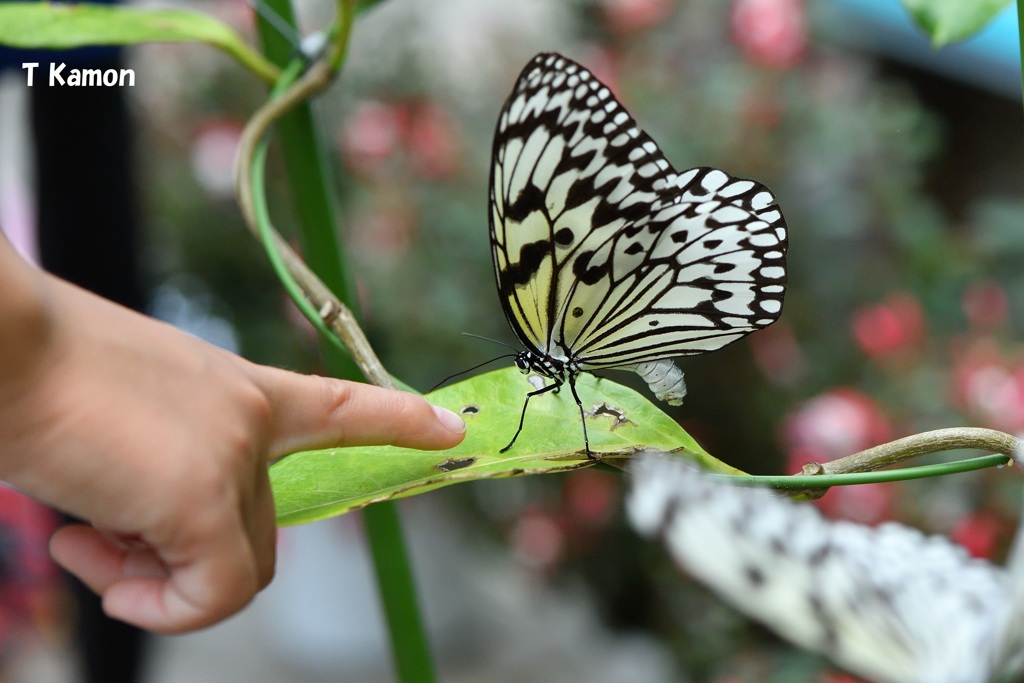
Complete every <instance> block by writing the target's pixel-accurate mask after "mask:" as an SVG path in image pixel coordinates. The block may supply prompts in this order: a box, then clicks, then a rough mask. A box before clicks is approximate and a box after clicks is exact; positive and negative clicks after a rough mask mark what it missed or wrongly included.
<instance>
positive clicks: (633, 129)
mask: <svg viewBox="0 0 1024 683" xmlns="http://www.w3.org/2000/svg"><path fill="white" fill-rule="evenodd" d="M490 228H491V251H492V255H493V258H494V272H495V276H496V278H497V283H498V294H499V296H500V298H501V304H502V307H503V308H504V311H505V316H506V318H508V321H509V324H510V325H511V326H512V330H513V332H514V333H515V335H516V337H518V339H519V341H520V342H521V343H522V344H523V346H524V347H525V349H526V350H525V351H523V352H522V353H520V354H518V356H517V357H516V360H515V362H516V365H517V366H518V367H519V368H520V369H521V370H522V371H523V372H524V373H526V374H532V375H539V376H541V377H543V378H546V379H548V380H551V383H550V384H547V385H546V386H542V387H540V388H537V389H536V390H535V391H531V392H529V393H528V394H527V398H526V402H525V403H524V405H523V412H522V414H521V415H520V420H519V429H518V430H517V431H516V433H515V436H513V437H512V441H511V442H510V443H509V444H508V446H506V447H505V448H504V449H502V452H505V451H507V450H508V449H509V448H511V447H512V445H513V444H514V443H515V441H516V439H517V438H518V436H519V434H520V432H521V431H522V429H523V422H524V420H525V417H526V409H527V406H528V405H529V401H530V398H531V397H533V396H537V395H538V394H542V393H545V392H547V391H552V390H555V389H558V388H559V387H561V386H562V385H563V384H568V385H569V388H570V390H571V391H572V395H573V398H574V399H575V400H576V403H577V405H579V407H580V416H581V418H582V417H583V406H582V404H581V402H580V399H579V396H578V395H577V394H576V386H575V379H576V377H577V376H578V375H579V373H580V372H583V371H589V370H596V369H601V368H618V369H623V370H632V371H634V372H636V373H637V374H639V375H640V376H641V377H642V378H643V379H644V380H645V381H647V383H648V384H649V385H650V387H651V389H652V390H653V391H654V393H655V395H656V396H657V397H658V398H659V399H661V400H663V401H666V402H668V403H670V404H672V405H678V404H680V403H681V402H682V400H683V396H684V395H685V393H686V386H685V384H684V382H683V373H682V372H681V371H680V370H679V369H678V368H677V367H676V366H675V365H674V364H673V363H672V361H671V360H670V359H671V358H674V357H676V356H688V355H694V354H698V353H704V352H707V351H714V350H715V349H719V348H721V347H723V346H725V345H726V344H729V343H731V342H734V341H736V340H737V339H740V338H741V337H743V336H744V335H746V334H749V333H750V332H752V331H754V330H756V329H759V328H762V327H765V326H767V325H770V324H771V323H772V322H774V321H775V320H776V319H777V318H778V317H779V315H780V313H781V312H782V301H783V296H784V294H785V285H786V265H785V256H786V248H787V235H786V226H785V223H784V221H783V217H782V213H781V211H780V210H779V207H778V205H777V204H776V203H775V197H774V195H773V194H772V193H771V192H770V191H769V190H768V189H767V188H766V187H764V186H763V185H761V184H760V183H757V182H755V181H752V180H742V179H738V178H733V177H731V176H729V175H728V174H726V173H724V172H723V171H719V170H716V169H712V168H694V169H690V170H688V171H683V172H677V171H675V170H674V169H673V168H672V166H671V165H670V164H669V163H668V161H667V160H666V159H665V157H664V155H662V153H661V151H660V150H659V149H658V146H657V145H656V144H655V143H654V141H653V140H652V139H651V138H650V137H649V136H648V135H647V134H646V133H644V132H643V131H641V130H640V129H639V128H638V127H637V125H636V122H635V121H634V120H633V118H632V117H631V116H630V115H629V114H628V113H626V110H625V109H624V108H623V107H622V105H621V104H620V103H619V102H618V101H617V100H616V99H615V97H614V96H613V95H612V93H611V91H610V90H609V89H608V88H607V87H605V86H604V85H602V84H601V83H600V82H599V81H598V80H597V79H596V78H595V77H594V75H593V74H591V73H590V72H589V71H587V70H586V69H585V68H583V67H582V66H580V65H579V64H577V63H575V62H573V61H571V60H569V59H566V58H565V57H562V56H560V55H557V54H540V55H537V56H536V57H534V58H533V60H532V61H531V62H530V63H529V64H528V65H527V66H526V68H525V69H524V70H523V72H522V73H521V74H520V76H519V80H518V81H517V82H516V84H515V87H514V88H513V90H512V94H511V95H510V96H509V98H508V100H507V101H506V102H505V106H504V108H503V109H502V111H501V115H500V117H499V119H498V126H497V130H496V132H495V136H494V152H493V159H492V165H491V181H490ZM583 436H584V443H585V446H586V450H587V453H588V455H589V454H590V453H591V451H590V442H589V439H588V437H587V433H586V422H585V421H584V423H583Z"/></svg>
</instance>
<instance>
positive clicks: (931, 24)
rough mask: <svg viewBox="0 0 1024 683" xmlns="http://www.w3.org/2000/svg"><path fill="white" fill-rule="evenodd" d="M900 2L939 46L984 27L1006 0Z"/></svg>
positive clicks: (920, 0) (913, 0)
mask: <svg viewBox="0 0 1024 683" xmlns="http://www.w3.org/2000/svg"><path fill="white" fill-rule="evenodd" d="M902 2H903V6H904V7H906V8H907V11H908V12H910V16H911V17H913V19H914V21H915V22H916V23H917V25H918V26H920V27H921V28H922V29H923V30H924V31H925V33H927V34H928V35H930V36H931V38H932V46H933V47H936V48H939V47H942V46H943V45H948V44H949V43H954V42H956V41H958V40H966V39H967V38H970V37H971V36H972V35H974V34H975V33H977V32H978V31H980V30H981V29H982V28H984V26H985V24H987V23H988V22H990V21H992V19H994V18H995V16H996V15H997V14H999V12H1001V11H1002V10H1003V9H1004V8H1005V7H1006V6H1007V5H1008V4H1010V0H902Z"/></svg>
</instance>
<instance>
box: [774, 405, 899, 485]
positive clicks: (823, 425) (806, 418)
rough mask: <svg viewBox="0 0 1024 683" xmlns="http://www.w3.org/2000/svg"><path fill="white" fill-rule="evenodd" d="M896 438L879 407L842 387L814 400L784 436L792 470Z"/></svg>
mask: <svg viewBox="0 0 1024 683" xmlns="http://www.w3.org/2000/svg"><path fill="white" fill-rule="evenodd" d="M890 438H892V430H891V428H890V427H889V421H888V420H887V419H886V417H885V415H884V414H883V413H882V411H881V409H879V407H878V405H877V404H876V403H875V402H874V401H872V400H871V399H870V398H869V397H868V396H866V395H864V394H862V393H860V392H859V391H857V390H855V389H850V388H847V387H839V388H836V389H832V390H830V391H828V392H826V393H824V394H821V395H819V396H816V397H815V398H812V399H811V400H810V401H808V402H807V403H805V404H804V405H803V406H802V407H801V408H800V409H799V410H798V411H797V412H795V413H793V414H792V415H790V416H789V417H788V418H787V419H786V421H785V423H784V425H783V432H782V441H783V445H784V447H785V448H786V451H787V452H788V453H789V454H790V467H791V469H797V470H798V469H799V468H800V467H801V466H803V464H805V463H806V462H822V461H826V460H835V459H836V458H841V457H844V456H847V455H850V454H852V453H856V452H857V451H862V450H864V449H865V448H869V447H871V446H876V445H878V444H880V443H882V442H885V441H888V440H889V439H890Z"/></svg>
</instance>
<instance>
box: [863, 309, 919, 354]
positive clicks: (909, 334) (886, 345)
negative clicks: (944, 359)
mask: <svg viewBox="0 0 1024 683" xmlns="http://www.w3.org/2000/svg"><path fill="white" fill-rule="evenodd" d="M851 328H852V332H853V338H854V340H855V341H856V342H857V345H858V346H859V347H860V348H861V350H862V351H863V352H864V353H865V354H867V355H868V356H870V357H872V358H875V359H880V358H887V357H891V356H895V355H898V354H901V353H903V352H906V351H908V350H910V349H914V348H916V347H917V346H919V345H920V343H921V341H922V340H923V339H924V331H925V321H924V312H923V311H922V310H921V304H919V303H918V301H917V299H916V298H914V296H913V295H912V294H909V293H907V292H898V293H896V294H893V295H892V296H890V297H888V298H887V299H886V300H885V301H883V302H882V303H880V304H877V305H875V306H867V307H864V308H861V309H860V310H858V311H856V312H855V313H854V314H853V320H852V322H851Z"/></svg>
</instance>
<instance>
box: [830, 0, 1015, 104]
mask: <svg viewBox="0 0 1024 683" xmlns="http://www.w3.org/2000/svg"><path fill="white" fill-rule="evenodd" d="M818 11H819V14H818V20H819V21H818V25H819V27H820V28H821V29H822V30H823V32H824V35H825V37H827V38H828V39H830V40H834V41H835V42H838V43H843V44H847V45H851V46H855V47H859V48H862V49H866V50H870V51H872V52H877V53H879V54H882V55H885V56H887V57H891V58H893V59H895V60H898V61H901V62H906V63H909V64H913V65H915V66H919V67H921V68H924V69H928V70H929V71H934V72H936V73H940V74H943V75H945V76H949V77H950V78H955V79H957V80H959V81H964V82H966V83H969V84H972V85H976V86H979V87H982V88H985V89H987V90H991V91H993V92H996V93H998V94H1001V95H1005V96H1007V97H1012V98H1015V99H1018V100H1019V99H1020V98H1021V63H1020V46H1019V44H1018V40H1019V39H1018V35H1017V13H1016V10H1015V8H1014V5H1013V3H1010V4H1009V5H1008V6H1007V7H1006V8H1005V9H1004V10H1003V11H1002V12H1000V13H999V15H998V16H997V17H996V18H995V19H993V20H992V22H990V23H989V24H988V25H987V26H986V27H985V28H984V29H982V30H981V31H980V32H979V33H978V34H976V35H975V36H973V37H972V38H970V39H968V40H965V41H963V42H961V43H955V44H952V45H948V46H946V47H943V48H941V49H938V50H936V49H935V48H933V47H932V45H931V41H930V39H929V37H928V36H927V35H926V34H925V33H924V31H922V30H921V29H920V28H918V27H917V25H916V24H914V23H913V20H912V19H911V18H910V15H909V14H908V13H907V11H906V9H904V7H903V5H902V4H901V3H900V2H898V0H826V1H825V2H824V3H822V4H821V5H820V6H819V8H818Z"/></svg>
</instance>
